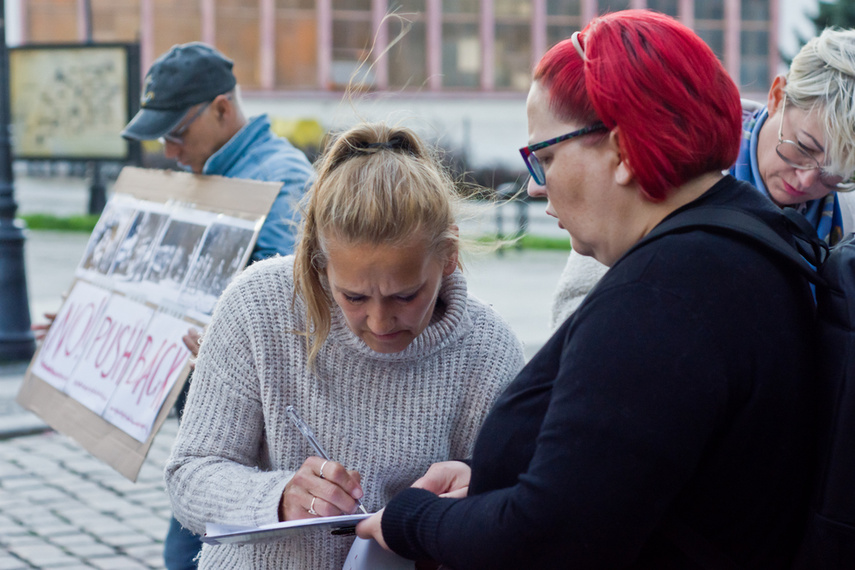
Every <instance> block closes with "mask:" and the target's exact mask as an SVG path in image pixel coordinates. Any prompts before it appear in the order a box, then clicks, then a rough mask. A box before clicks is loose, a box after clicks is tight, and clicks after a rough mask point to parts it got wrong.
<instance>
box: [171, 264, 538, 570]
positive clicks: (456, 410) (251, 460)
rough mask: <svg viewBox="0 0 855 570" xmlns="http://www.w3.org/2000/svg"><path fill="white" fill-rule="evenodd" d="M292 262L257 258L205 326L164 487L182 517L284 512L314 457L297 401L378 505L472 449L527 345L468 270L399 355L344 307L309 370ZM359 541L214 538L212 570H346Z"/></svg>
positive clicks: (197, 522) (268, 517)
mask: <svg viewBox="0 0 855 570" xmlns="http://www.w3.org/2000/svg"><path fill="white" fill-rule="evenodd" d="M293 288H294V286H293V257H290V256H289V257H277V258H274V259H270V260H267V261H262V262H259V263H256V264H254V265H253V266H251V267H250V268H248V269H247V270H246V271H244V272H243V273H242V274H241V275H240V276H239V277H238V278H237V279H235V281H234V282H233V283H232V284H231V285H230V286H229V287H228V289H227V290H226V291H225V293H224V294H223V296H222V298H221V299H220V302H219V303H218V305H217V308H216V310H215V312H214V316H213V319H212V321H211V324H210V326H209V327H208V331H207V333H206V335H205V339H204V342H203V343H202V348H201V350H200V353H199V360H198V363H197V366H196V371H195V373H194V375H193V381H192V386H191V388H190V393H189V397H188V400H187V406H186V408H185V411H184V416H183V418H182V423H181V428H180V430H179V433H178V437H177V439H176V441H175V446H174V448H173V451H172V456H171V457H170V459H169V461H168V462H167V466H166V485H167V488H168V491H169V494H170V497H171V500H172V508H173V511H174V513H175V517H176V518H177V519H178V520H179V521H180V522H181V523H182V524H183V525H185V526H186V527H187V528H189V529H190V530H192V531H193V532H196V533H200V534H201V533H203V532H204V530H205V523H206V522H209V521H210V522H218V523H232V524H238V525H263V524H270V523H275V522H276V521H277V520H278V506H279V500H280V497H281V496H282V492H283V490H284V488H285V484H286V483H287V482H288V480H289V479H290V478H291V477H292V476H293V475H294V472H295V471H296V470H297V469H298V468H299V467H300V465H302V463H303V461H304V460H305V459H306V457H308V456H310V455H314V453H313V452H312V450H311V448H310V447H309V444H308V443H307V442H306V440H305V439H304V438H303V437H302V435H301V434H300V433H299V432H298V431H297V429H296V428H295V427H294V426H293V425H292V424H291V423H290V422H289V421H288V419H287V417H286V415H285V407H286V406H287V405H289V404H292V405H294V407H295V408H296V409H297V410H298V411H299V412H300V414H301V415H302V416H303V418H304V419H305V420H306V422H307V423H308V424H309V425H310V426H312V427H313V429H314V431H315V435H316V436H317V437H318V440H319V442H320V443H321V445H322V446H323V447H324V448H325V449H326V451H327V452H328V453H329V454H330V456H331V457H332V458H334V459H335V460H336V461H338V462H340V463H342V464H344V465H345V466H346V467H347V468H349V469H356V470H358V471H359V472H360V474H361V475H362V488H363V490H364V492H365V497H364V498H363V503H364V505H365V507H366V508H367V509H368V510H369V511H372V512H373V511H376V510H379V509H380V508H382V507H383V505H384V504H385V503H386V502H387V501H388V500H389V499H390V498H391V497H392V496H393V495H395V494H396V493H397V492H399V491H401V490H402V489H404V488H406V487H408V486H409V485H410V484H411V483H412V482H413V481H415V480H416V479H417V478H418V477H420V476H421V475H422V474H423V473H424V472H425V470H426V469H427V468H428V466H430V464H431V463H434V462H436V461H443V460H446V459H461V458H466V457H468V456H469V454H470V451H471V447H472V445H473V443H474V440H475V436H476V434H477V432H478V429H479V427H480V425H481V422H482V421H483V419H484V417H485V415H486V414H487V412H488V410H489V409H490V407H491V405H492V403H493V401H494V400H495V398H496V397H497V396H498V395H499V393H500V392H501V391H502V390H503V388H504V387H505V386H506V385H507V384H508V382H510V380H512V379H513V378H514V376H515V375H516V373H517V372H518V371H519V370H520V369H521V368H522V365H523V353H522V347H521V345H520V343H519V341H518V340H517V339H516V337H515V336H514V334H513V333H512V332H511V330H510V328H509V327H508V325H507V324H506V323H505V322H504V321H503V320H502V319H501V318H500V317H499V316H498V315H497V314H496V313H495V312H494V311H493V310H492V309H491V308H490V307H488V306H485V305H484V304H483V303H481V302H479V301H477V300H475V299H473V298H472V297H469V296H468V295H467V291H466V282H465V280H464V278H463V276H462V275H461V274H460V272H459V271H455V272H454V273H453V274H452V275H451V276H449V277H446V278H445V279H444V280H443V283H442V286H441V289H440V294H439V298H440V301H441V303H440V305H444V312H442V313H441V315H439V313H440V311H438V317H435V318H434V320H433V321H432V322H431V324H430V325H429V326H428V327H427V328H426V329H425V331H424V332H423V333H422V334H421V335H419V337H418V338H416V339H415V341H413V343H412V344H410V346H409V347H407V348H406V349H405V350H403V351H402V352H398V353H394V354H380V353H377V352H374V351H372V350H371V349H370V348H368V346H367V345H365V344H364V343H363V342H362V341H361V340H359V339H358V338H357V337H356V336H355V335H354V334H353V333H352V332H351V331H350V329H349V328H348V327H347V325H346V323H345V321H344V318H343V317H342V314H341V312H340V310H338V308H337V307H334V311H333V315H332V326H331V331H330V335H329V337H328V338H327V340H326V342H325V343H324V345H323V346H322V348H321V351H320V353H319V356H318V359H317V361H316V369H315V371H314V372H310V371H309V370H308V368H307V365H306V347H305V341H304V339H303V337H300V336H298V335H296V334H294V333H293V332H292V331H299V330H305V326H304V314H305V313H304V308H303V305H302V303H301V302H300V300H299V298H298V299H297V301H296V305H294V306H293V307H292V292H293ZM351 542H352V539H349V538H341V537H336V538H332V537H326V538H317V537H301V538H295V539H288V540H283V541H278V542H269V543H260V544H254V545H244V546H209V545H205V546H204V548H203V550H202V560H201V564H200V567H201V568H276V569H285V568H291V569H295V570H296V569H299V570H307V569H327V568H331V569H334V570H337V569H338V568H341V566H342V565H343V563H344V559H345V557H346V556H347V551H348V549H349V548H350V544H351Z"/></svg>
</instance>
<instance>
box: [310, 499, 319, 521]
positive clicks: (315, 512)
mask: <svg viewBox="0 0 855 570" xmlns="http://www.w3.org/2000/svg"><path fill="white" fill-rule="evenodd" d="M315 499H317V497H312V504H311V505H309V514H310V515H315V516H316V517H319V516H321V515H319V514H318V511H316V510H315Z"/></svg>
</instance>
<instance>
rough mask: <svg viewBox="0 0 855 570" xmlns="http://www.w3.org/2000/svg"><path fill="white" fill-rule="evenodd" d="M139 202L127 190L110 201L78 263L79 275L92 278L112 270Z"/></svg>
mask: <svg viewBox="0 0 855 570" xmlns="http://www.w3.org/2000/svg"><path fill="white" fill-rule="evenodd" d="M136 204H137V199H136V198H133V197H132V196H129V195H127V194H116V195H115V196H113V198H111V199H110V201H108V202H107V205H106V206H104V211H103V212H102V213H101V217H100V218H98V223H97V224H95V229H93V230H92V235H91V236H89V243H88V244H87V245H86V252H85V253H84V254H83V259H82V260H81V261H80V265H79V266H78V267H77V271H76V274H77V276H78V277H87V276H89V277H90V278H91V277H92V276H94V275H106V274H107V273H108V272H109V271H110V268H111V267H112V265H113V257H114V256H115V254H116V250H117V249H118V247H119V244H120V243H121V242H122V239H124V237H125V233H126V232H127V229H128V226H129V225H130V223H131V220H132V219H133V216H134V212H135V210H136Z"/></svg>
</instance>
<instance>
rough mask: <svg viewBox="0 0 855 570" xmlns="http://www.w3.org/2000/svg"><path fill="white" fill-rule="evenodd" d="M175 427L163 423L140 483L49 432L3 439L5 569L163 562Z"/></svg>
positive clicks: (0, 533)
mask: <svg viewBox="0 0 855 570" xmlns="http://www.w3.org/2000/svg"><path fill="white" fill-rule="evenodd" d="M176 429H177V422H176V421H175V420H174V419H171V420H168V421H167V422H166V423H165V424H164V427H163V428H162V429H161V431H160V432H159V434H158V436H157V437H156V438H155V440H154V443H153V445H152V448H151V451H150V453H149V455H148V458H147V459H146V461H145V464H144V465H143V468H142V470H141V471H140V475H139V478H138V479H137V482H136V483H132V482H131V481H129V480H127V479H125V478H124V477H122V476H121V475H119V474H118V473H116V472H115V471H114V470H113V469H112V468H110V467H108V466H106V465H105V464H103V463H102V462H101V461H99V460H97V459H95V458H94V457H92V456H91V455H89V454H88V453H86V452H85V451H83V450H82V449H81V448H80V446H78V445H77V444H76V443H75V442H73V441H71V440H69V439H68V438H66V437H65V436H63V435H60V434H57V433H54V432H51V431H47V432H44V433H40V434H36V435H29V436H23V437H16V438H12V439H7V440H5V441H2V442H0V505H2V508H0V547H2V551H0V570H12V569H19V568H21V569H24V568H50V569H53V568H57V569H59V568H61V569H64V570H72V569H76V568H102V569H142V568H162V567H163V561H162V555H161V553H162V550H163V537H164V536H165V535H166V529H167V527H168V525H169V514H170V507H169V500H168V499H167V496H166V492H165V490H164V486H163V464H164V462H165V461H166V458H167V456H168V454H169V448H170V446H171V444H172V440H173V439H174V437H175V432H176Z"/></svg>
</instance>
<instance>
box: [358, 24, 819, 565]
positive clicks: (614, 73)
mask: <svg viewBox="0 0 855 570" xmlns="http://www.w3.org/2000/svg"><path fill="white" fill-rule="evenodd" d="M527 111H528V119H529V138H530V142H531V144H530V145H529V146H528V147H525V148H524V149H523V150H522V152H523V155H524V156H525V157H526V162H527V164H528V166H529V169H530V170H531V174H532V176H533V178H534V179H535V182H536V183H537V184H539V186H534V185H533V186H531V187H530V192H533V193H537V194H542V195H544V196H546V197H547V198H548V200H549V206H548V208H547V212H549V213H551V214H552V215H554V216H556V217H557V218H558V220H559V222H560V224H561V225H562V227H564V228H565V229H566V230H567V231H568V232H569V233H570V236H571V239H572V241H573V247H574V248H576V249H577V250H578V251H580V252H581V253H584V254H586V255H590V256H593V257H595V258H596V259H597V260H599V261H601V262H603V263H606V264H607V265H611V266H612V267H611V270H610V271H609V272H608V273H607V274H606V276H605V277H604V278H603V279H602V280H601V281H600V283H599V284H598V286H597V287H596V288H595V289H594V290H593V291H592V292H591V293H590V294H589V295H588V296H587V298H586V299H585V301H584V302H583V303H582V305H581V306H580V307H579V309H578V310H577V311H576V312H575V314H574V315H573V317H572V318H570V319H569V320H568V321H567V322H565V323H564V324H563V325H562V326H561V327H560V328H559V329H558V331H557V332H556V333H555V335H554V336H553V337H552V338H551V339H550V340H549V341H548V342H547V344H546V345H545V346H544V347H543V349H542V350H541V351H540V352H539V353H538V354H537V355H536V356H535V357H533V359H532V360H531V361H530V362H529V364H528V365H527V366H526V367H525V368H524V369H523V370H522V372H520V374H519V375H518V376H517V378H516V379H515V380H514V382H513V383H512V384H511V385H510V387H509V388H508V389H507V390H506V391H505V393H504V394H503V395H502V397H500V399H499V401H498V402H497V404H496V405H495V406H494V408H493V409H492V411H491V413H490V415H489V416H488V417H487V420H486V422H485V423H484V425H483V427H482V429H481V432H480V434H479V437H478V440H477V442H476V445H475V449H474V452H473V457H472V458H471V461H470V462H469V463H468V465H467V464H464V463H460V462H446V463H442V464H437V465H435V466H434V467H432V468H431V470H430V471H428V473H427V475H426V476H425V477H423V478H422V479H421V480H419V481H418V482H417V483H416V486H417V487H421V488H413V489H408V490H406V491H404V492H403V493H401V494H399V495H398V496H396V497H395V498H394V499H393V500H392V501H390V502H389V503H388V505H387V506H386V508H385V510H384V511H382V512H381V513H380V514H378V515H375V516H374V517H372V518H371V519H369V520H367V521H364V522H363V523H361V524H360V526H359V527H358V532H359V534H360V535H361V536H363V537H369V536H371V537H374V538H376V539H377V540H378V541H380V542H381V544H386V545H388V547H390V548H391V549H392V550H394V551H395V552H397V553H398V554H401V555H403V556H406V557H409V558H412V559H421V558H429V559H433V560H435V561H437V562H441V563H442V564H444V565H446V566H448V567H451V568H455V569H456V570H463V569H466V568H479V569H480V568H490V569H497V568H498V569H502V568H515V569H518V568H574V569H577V568H699V567H708V568H730V567H734V568H736V567H740V568H741V567H751V568H764V569H769V568H779V567H782V566H784V565H785V564H786V561H787V558H788V557H789V555H790V553H791V550H792V548H793V547H794V546H795V542H794V540H793V536H794V534H796V533H797V532H798V526H799V525H798V523H799V520H800V515H801V514H802V512H803V508H804V506H805V503H806V498H805V497H804V491H803V490H804V489H805V488H806V487H807V484H806V483H807V481H808V479H809V477H810V473H809V469H810V467H809V462H808V461H806V460H805V458H806V457H809V456H810V452H811V444H810V439H811V425H812V414H811V412H810V398H809V397H808V395H809V394H810V386H809V379H810V374H809V372H810V369H811V368H810V364H811V349H810V346H811V337H810V332H809V331H810V328H811V327H810V323H811V311H812V304H813V301H812V298H811V293H810V290H809V286H808V284H807V282H806V281H804V279H802V278H801V277H800V276H798V275H797V274H795V273H794V272H793V271H791V270H790V268H789V267H787V266H786V265H785V264H783V263H778V262H777V261H776V260H774V259H769V258H768V257H767V256H765V255H764V254H763V252H761V251H759V250H757V249H755V248H754V247H752V246H751V245H750V244H746V243H742V242H740V241H739V240H737V239H733V238H731V237H728V236H725V235H720V234H716V233H709V232H705V231H700V230H699V231H688V232H685V233H682V234H679V235H677V234H671V235H668V236H666V237H663V238H660V239H658V240H655V241H651V242H649V243H646V244H644V245H642V246H641V247H638V248H636V249H633V246H634V245H635V244H637V242H639V240H641V239H642V238H643V237H644V236H645V235H646V234H647V233H648V232H650V231H651V230H652V229H653V228H654V227H656V226H657V225H658V224H659V223H660V222H662V221H663V220H664V219H666V218H674V217H679V216H680V215H681V214H683V213H685V212H689V211H691V210H694V209H696V208H699V207H702V206H705V205H727V206H731V207H733V208H738V209H740V210H743V211H748V212H750V213H751V214H753V215H755V216H756V217H758V218H760V219H762V220H764V221H765V222H766V223H767V224H768V225H769V226H770V227H771V228H772V229H773V230H774V231H777V232H778V233H779V234H780V235H781V236H783V237H785V238H786V239H790V238H788V233H787V230H786V225H785V222H784V220H783V216H782V214H781V212H780V211H779V209H778V208H777V207H775V206H774V204H772V203H771V202H770V201H769V200H768V199H766V198H765V197H764V196H762V195H761V194H760V193H758V192H756V191H754V190H753V189H751V188H750V187H748V186H746V185H745V184H744V183H742V182H739V181H737V180H736V179H734V178H732V177H731V176H726V175H723V174H722V171H723V170H724V169H726V168H728V167H729V166H730V165H731V164H733V161H734V160H735V158H736V154H737V152H738V149H739V137H740V129H741V109H740V101H739V95H738V93H737V89H736V86H735V85H734V84H733V82H732V81H731V80H730V78H729V77H728V76H727V74H726V72H725V71H724V69H723V68H722V66H721V64H720V63H719V62H718V60H717V59H716V57H715V55H714V54H713V53H712V51H711V50H710V49H709V48H708V47H707V46H706V45H705V44H704V43H703V42H702V41H701V40H700V39H699V38H698V37H697V36H696V35H695V34H694V33H693V32H692V31H690V30H689V29H688V28H686V27H685V26H683V25H681V24H679V23H677V22H676V21H675V20H673V19H671V18H668V17H666V16H663V15H659V14H656V13H653V12H647V11H625V12H617V13H613V14H608V15H605V16H602V17H599V18H597V19H595V20H594V21H593V22H591V24H590V25H588V26H587V27H586V28H585V30H584V31H582V32H581V33H580V34H574V36H573V38H572V39H570V40H567V41H565V42H563V43H561V44H558V45H557V46H555V47H554V48H552V49H551V50H550V51H549V53H547V54H546V56H545V57H544V58H543V60H542V61H541V63H540V65H539V66H538V67H537V70H536V73H535V81H534V84H533V86H532V88H531V92H530V93H529V97H528V103H527ZM784 331H786V332H784ZM467 487H468V489H467ZM434 493H438V494H440V495H444V494H445V495H447V496H437V495H436V494H434ZM449 493H450V495H448V494H449ZM461 497H465V498H461Z"/></svg>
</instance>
